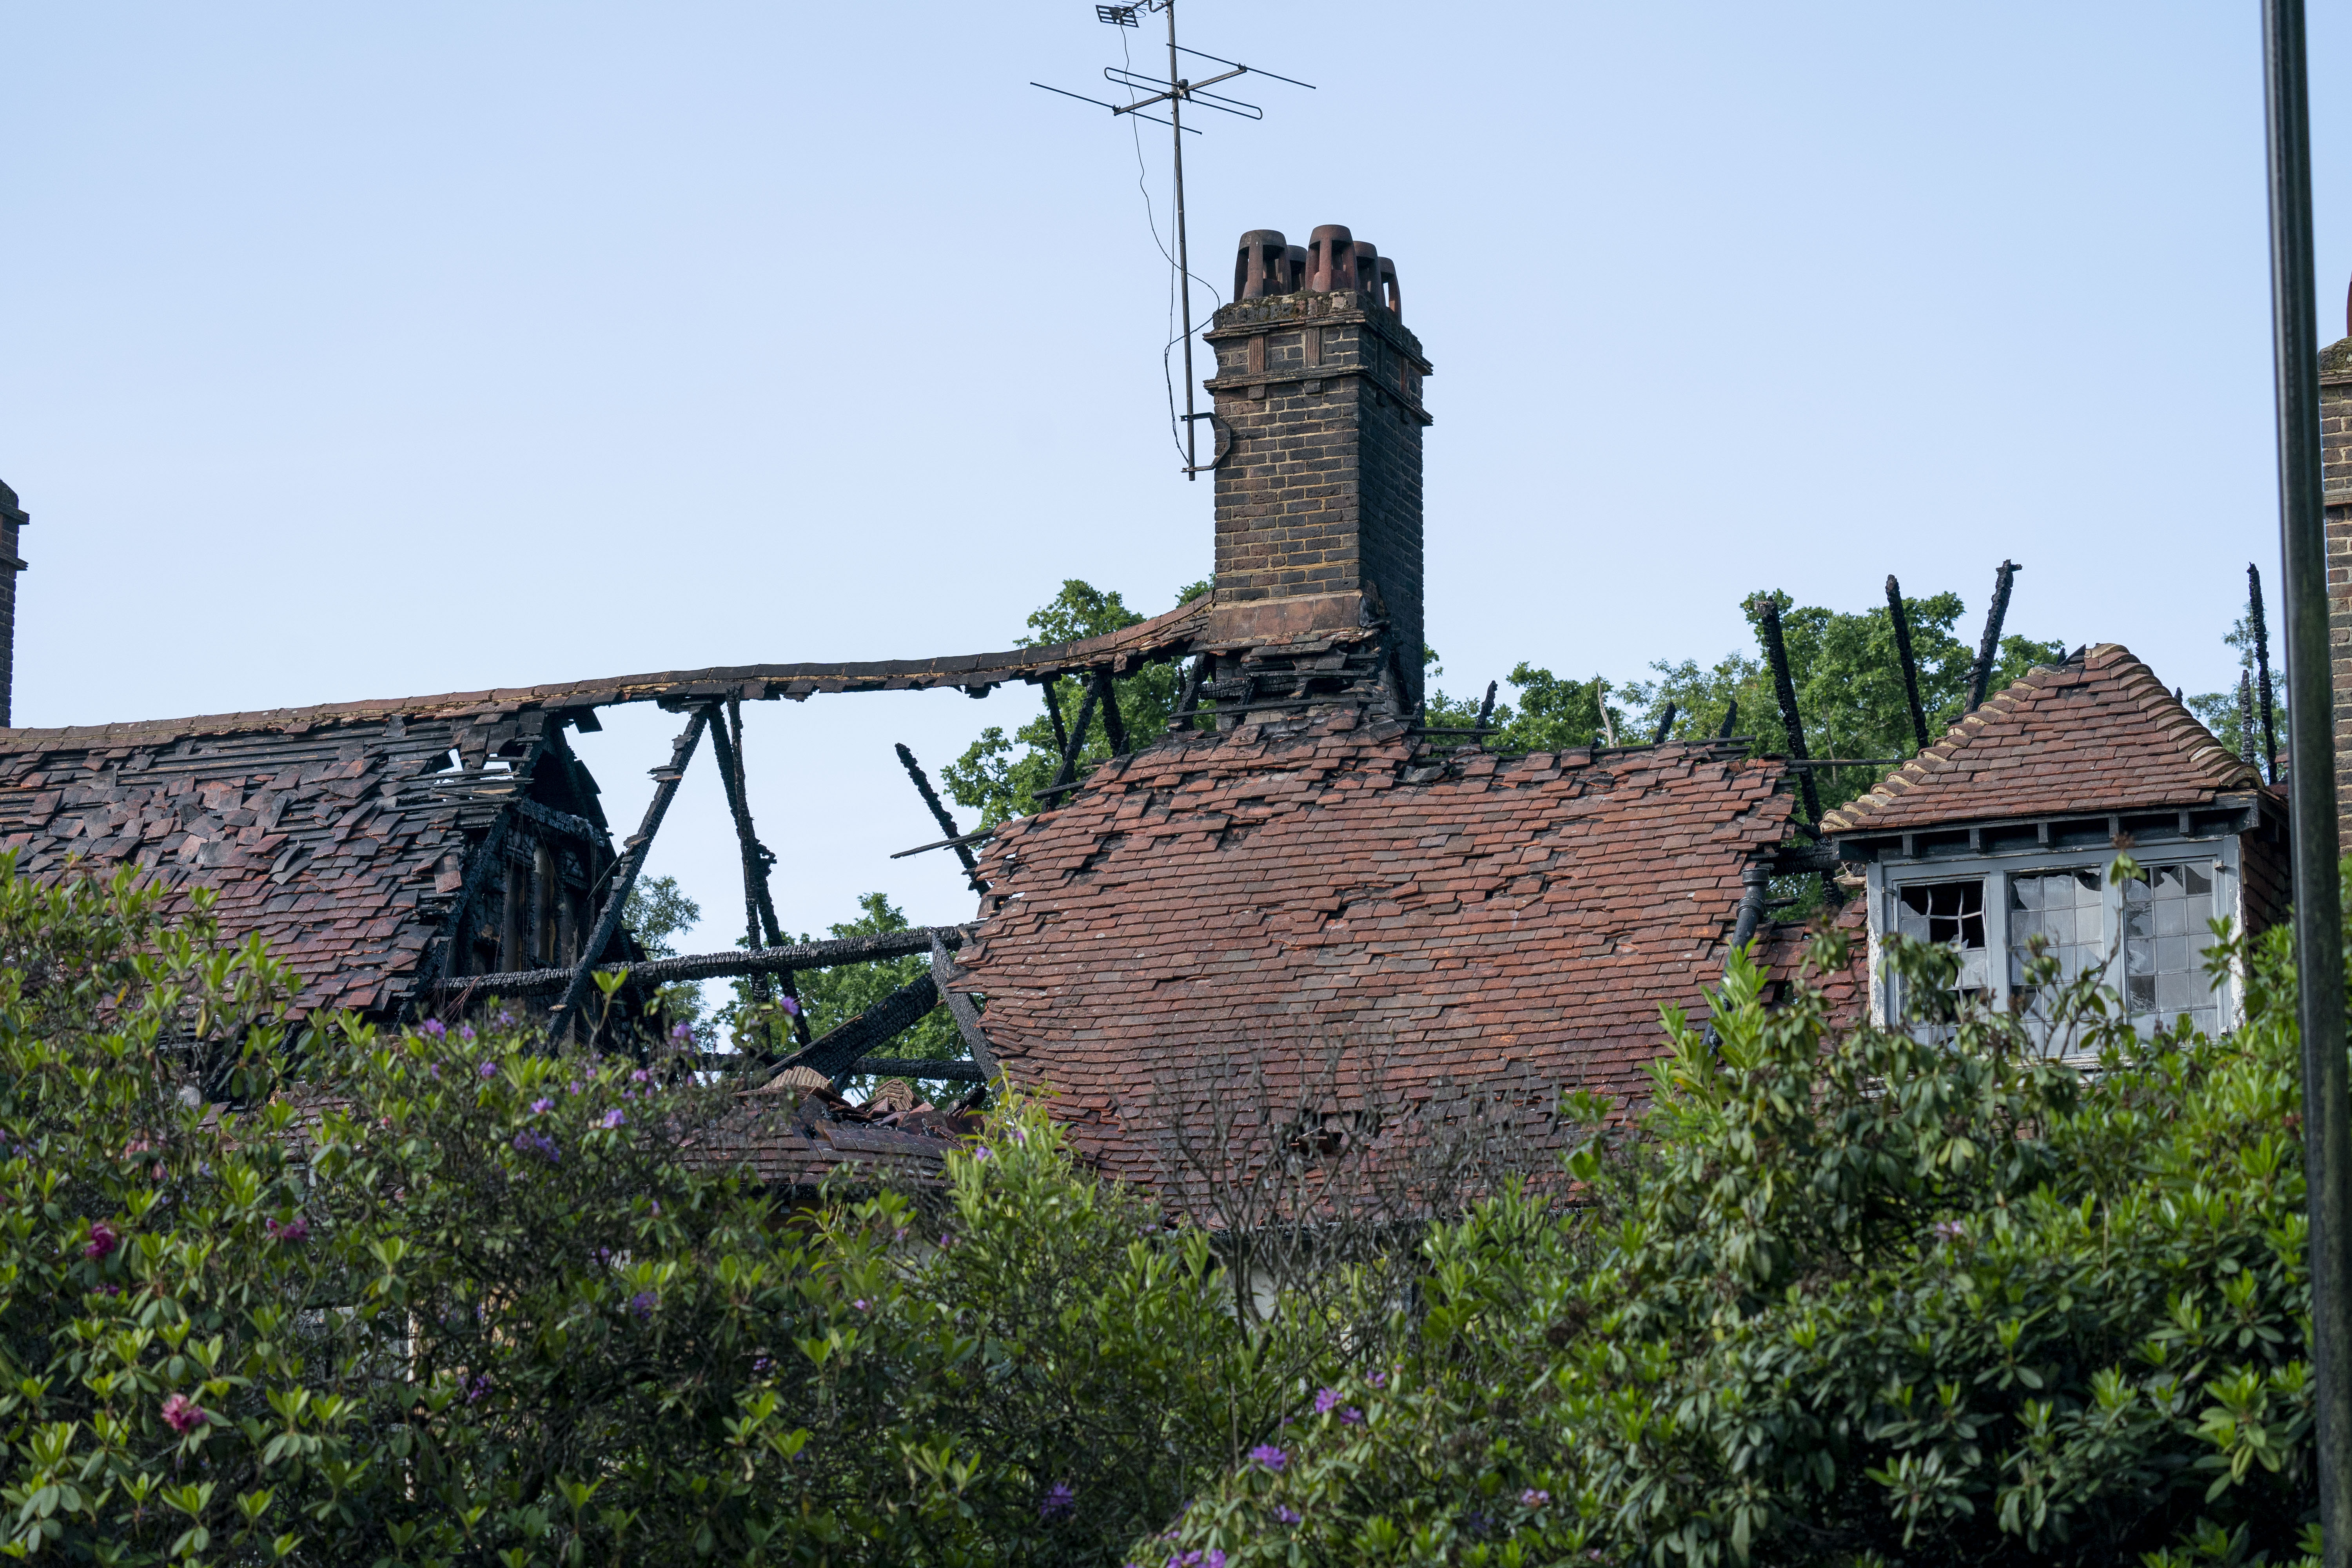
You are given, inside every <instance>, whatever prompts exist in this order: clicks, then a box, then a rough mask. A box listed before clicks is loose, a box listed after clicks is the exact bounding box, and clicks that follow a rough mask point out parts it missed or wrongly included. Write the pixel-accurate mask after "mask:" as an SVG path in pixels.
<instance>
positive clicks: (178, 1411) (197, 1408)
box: [163, 1394, 212, 1437]
mask: <svg viewBox="0 0 2352 1568" xmlns="http://www.w3.org/2000/svg"><path fill="white" fill-rule="evenodd" d="M211 1419H212V1417H211V1416H209V1415H205V1412H204V1407H203V1406H202V1405H197V1404H195V1403H194V1401H192V1400H190V1399H189V1397H188V1396H187V1395H186V1394H173V1395H172V1396H171V1397H170V1398H169V1399H166V1400H165V1401H163V1425H164V1426H169V1427H170V1428H171V1429H172V1430H173V1431H174V1432H177V1433H178V1434H180V1436H183V1437H184V1436H187V1435H188V1434H189V1433H191V1432H193V1431H194V1430H195V1429H196V1428H197V1427H199V1426H203V1425H204V1424H205V1422H207V1421H209V1420H211Z"/></svg>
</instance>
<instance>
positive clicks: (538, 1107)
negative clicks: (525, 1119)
mask: <svg viewBox="0 0 2352 1568" xmlns="http://www.w3.org/2000/svg"><path fill="white" fill-rule="evenodd" d="M554 1109H555V1101H553V1100H532V1101H531V1102H530V1113H531V1114H532V1115H533V1116H544V1115H546V1114H547V1113H548V1112H549V1111H551V1110H554Z"/></svg>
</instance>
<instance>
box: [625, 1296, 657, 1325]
mask: <svg viewBox="0 0 2352 1568" xmlns="http://www.w3.org/2000/svg"><path fill="white" fill-rule="evenodd" d="M658 1300H660V1298H659V1297H657V1296H656V1295H655V1294H654V1293H653V1292H652V1291H650V1290H640V1291H638V1292H637V1293H636V1294H635V1295H634V1296H632V1297H630V1298H629V1310H630V1311H632V1312H634V1313H635V1314H636V1319H637V1321H639V1322H641V1323H650V1322H652V1321H654V1303H655V1302H656V1301H658Z"/></svg>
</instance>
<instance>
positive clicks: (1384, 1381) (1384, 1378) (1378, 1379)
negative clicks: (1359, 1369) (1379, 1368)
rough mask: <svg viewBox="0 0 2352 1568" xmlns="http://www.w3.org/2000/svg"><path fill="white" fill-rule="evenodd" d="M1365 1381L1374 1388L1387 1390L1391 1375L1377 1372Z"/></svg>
mask: <svg viewBox="0 0 2352 1568" xmlns="http://www.w3.org/2000/svg"><path fill="white" fill-rule="evenodd" d="M1364 1381H1365V1382H1366V1383H1369V1384H1371V1385H1372V1386H1373V1387H1374V1388H1386V1387H1387V1386H1388V1385H1389V1374H1388V1373H1384V1372H1376V1373H1372V1374H1371V1375H1370V1377H1368V1378H1366V1379H1364Z"/></svg>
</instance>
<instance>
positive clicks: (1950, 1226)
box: [1936, 1219, 1967, 1241]
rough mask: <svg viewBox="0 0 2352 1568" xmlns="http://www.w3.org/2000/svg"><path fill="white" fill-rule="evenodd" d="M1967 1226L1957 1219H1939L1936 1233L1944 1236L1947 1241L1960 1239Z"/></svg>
mask: <svg viewBox="0 0 2352 1568" xmlns="http://www.w3.org/2000/svg"><path fill="white" fill-rule="evenodd" d="M1966 1228H1967V1227H1966V1226H1962V1225H1961V1224H1960V1222H1959V1221H1958V1220H1956V1219H1948V1220H1939V1221H1937V1225H1936V1234H1937V1236H1939V1237H1943V1238H1944V1239H1945V1240H1946V1241H1958V1240H1959V1239H1960V1237H1961V1236H1962V1235H1963V1234H1964V1233H1965V1231H1966Z"/></svg>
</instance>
